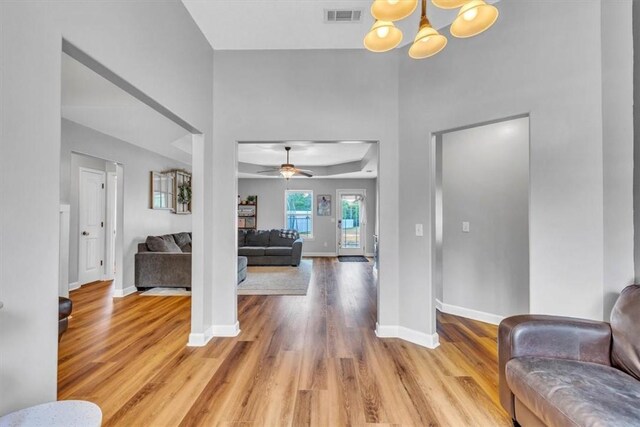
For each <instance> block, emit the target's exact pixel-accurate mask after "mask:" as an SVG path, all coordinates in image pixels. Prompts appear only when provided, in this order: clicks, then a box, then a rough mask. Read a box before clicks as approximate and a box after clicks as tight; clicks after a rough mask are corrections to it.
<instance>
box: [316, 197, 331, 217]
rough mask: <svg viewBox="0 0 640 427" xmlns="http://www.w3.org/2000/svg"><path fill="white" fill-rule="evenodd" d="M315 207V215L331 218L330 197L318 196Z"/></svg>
mask: <svg viewBox="0 0 640 427" xmlns="http://www.w3.org/2000/svg"><path fill="white" fill-rule="evenodd" d="M317 205H318V206H317V210H316V214H317V215H318V216H331V195H329V194H319V195H318V197H317Z"/></svg>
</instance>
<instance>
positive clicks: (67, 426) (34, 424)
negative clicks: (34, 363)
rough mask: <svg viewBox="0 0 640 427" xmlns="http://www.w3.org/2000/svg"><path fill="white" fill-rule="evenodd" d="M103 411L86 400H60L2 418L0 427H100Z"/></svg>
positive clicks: (0, 418)
mask: <svg viewBox="0 0 640 427" xmlns="http://www.w3.org/2000/svg"><path fill="white" fill-rule="evenodd" d="M101 424H102V411H101V410H100V408H99V407H98V405H96V404H95V403H91V402H86V401H84V400H60V401H57V402H49V403H43V404H42V405H36V406H31V407H29V408H24V409H21V410H19V411H16V412H12V413H10V414H7V415H5V416H4V417H0V427H40V426H42V427H45V426H46V427H100V425H101Z"/></svg>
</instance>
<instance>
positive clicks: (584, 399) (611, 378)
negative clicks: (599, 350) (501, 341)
mask: <svg viewBox="0 0 640 427" xmlns="http://www.w3.org/2000/svg"><path fill="white" fill-rule="evenodd" d="M506 376H507V383H508V384H509V387H510V388H511V391H513V394H514V395H515V396H516V398H517V399H518V400H520V401H521V402H522V403H523V404H524V405H525V406H527V408H528V409H529V410H530V411H531V412H532V413H533V414H535V415H536V416H537V417H538V418H540V420H542V421H543V422H544V423H545V424H546V425H549V426H561V425H562V426H593V427H596V426H598V427H600V426H602V427H605V426H617V427H624V426H637V425H638V420H639V419H640V405H639V404H638V402H640V382H639V381H638V380H636V379H635V378H633V377H631V376H629V375H627V374H625V373H624V372H622V371H620V370H618V369H616V368H613V367H610V366H605V365H600V364H597V363H588V362H579V361H575V360H564V359H550V358H544V357H519V358H515V359H511V360H510V361H509V362H508V363H507V366H506ZM517 416H518V413H517V412H516V418H517Z"/></svg>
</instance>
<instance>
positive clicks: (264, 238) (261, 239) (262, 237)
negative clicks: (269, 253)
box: [244, 230, 269, 247]
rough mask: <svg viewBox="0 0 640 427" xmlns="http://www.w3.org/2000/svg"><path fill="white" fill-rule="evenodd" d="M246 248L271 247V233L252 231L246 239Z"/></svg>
mask: <svg viewBox="0 0 640 427" xmlns="http://www.w3.org/2000/svg"><path fill="white" fill-rule="evenodd" d="M244 244H245V246H262V247H265V246H269V231H266V230H255V231H254V230H251V231H248V232H247V236H246V237H245V242H244Z"/></svg>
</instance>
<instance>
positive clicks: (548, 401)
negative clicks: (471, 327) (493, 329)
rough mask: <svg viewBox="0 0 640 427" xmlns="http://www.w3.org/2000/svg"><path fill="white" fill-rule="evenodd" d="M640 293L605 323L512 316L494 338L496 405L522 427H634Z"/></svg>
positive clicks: (638, 415) (639, 412)
mask: <svg viewBox="0 0 640 427" xmlns="http://www.w3.org/2000/svg"><path fill="white" fill-rule="evenodd" d="M638 324H640V286H638V285H633V286H629V287H627V288H625V289H624V290H623V291H622V293H621V295H620V298H619V299H618V302H617V303H616V306H615V307H614V309H613V312H612V314H611V323H610V324H609V323H605V322H597V321H591V320H582V319H573V318H567V317H556V316H536V315H524V316H513V317H509V318H507V319H505V320H504V321H502V323H501V324H500V327H499V331H498V359H499V375H500V390H499V391H500V402H501V403H502V406H503V407H504V408H505V410H506V411H507V412H508V413H509V414H510V415H511V418H512V419H513V420H514V421H516V422H517V423H519V424H520V425H521V426H523V427H528V426H565V425H572V426H614V425H615V426H638V425H640V405H638V402H640V335H639V334H638V329H637V325H638Z"/></svg>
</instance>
